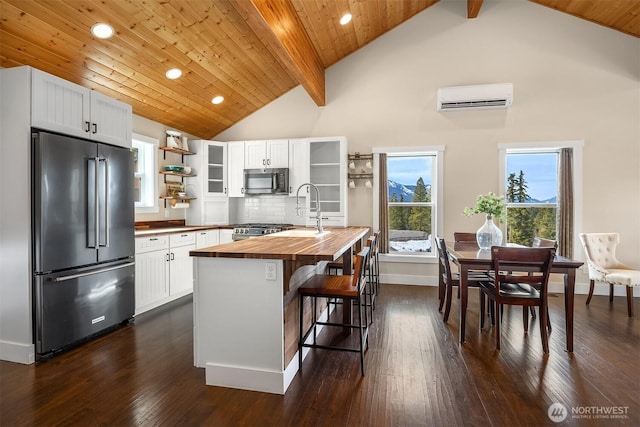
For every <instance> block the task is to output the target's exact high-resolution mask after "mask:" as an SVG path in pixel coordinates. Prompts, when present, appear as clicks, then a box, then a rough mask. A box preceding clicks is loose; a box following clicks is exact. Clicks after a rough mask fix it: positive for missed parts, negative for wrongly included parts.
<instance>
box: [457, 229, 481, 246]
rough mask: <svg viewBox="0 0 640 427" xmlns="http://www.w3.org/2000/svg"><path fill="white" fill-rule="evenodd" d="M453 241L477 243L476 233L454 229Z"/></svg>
mask: <svg viewBox="0 0 640 427" xmlns="http://www.w3.org/2000/svg"><path fill="white" fill-rule="evenodd" d="M453 241H454V242H456V243H461V242H464V243H467V242H469V243H471V242H475V243H478V240H477V239H476V233H467V232H462V231H455V232H454V233H453Z"/></svg>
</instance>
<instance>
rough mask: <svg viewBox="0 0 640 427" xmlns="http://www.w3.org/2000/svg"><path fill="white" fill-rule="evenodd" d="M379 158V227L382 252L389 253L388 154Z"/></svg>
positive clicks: (382, 154) (380, 155) (381, 154)
mask: <svg viewBox="0 0 640 427" xmlns="http://www.w3.org/2000/svg"><path fill="white" fill-rule="evenodd" d="M378 160H379V161H378V165H379V171H378V172H379V173H378V179H379V185H378V191H379V194H378V200H379V204H380V205H379V206H378V212H379V214H378V215H379V218H380V224H379V225H378V229H379V230H381V231H382V239H380V253H383V254H387V253H389V235H388V234H389V233H388V230H389V209H388V207H389V206H388V205H389V190H388V189H387V183H388V178H387V154H386V153H380V154H379V159H378Z"/></svg>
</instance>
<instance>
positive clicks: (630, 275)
mask: <svg viewBox="0 0 640 427" xmlns="http://www.w3.org/2000/svg"><path fill="white" fill-rule="evenodd" d="M580 241H581V242H582V247H583V248H584V251H585V254H586V255H587V266H588V267H589V296H588V297H587V302H586V304H589V303H590V302H591V297H592V296H593V288H594V286H595V282H603V283H608V284H609V302H613V285H623V286H626V287H627V311H628V313H629V317H633V287H634V286H640V270H634V269H633V268H632V267H629V266H628V265H625V264H623V263H621V262H620V261H618V260H617V259H616V246H617V245H618V243H619V242H620V235H619V234H618V233H581V234H580Z"/></svg>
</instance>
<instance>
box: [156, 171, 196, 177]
mask: <svg viewBox="0 0 640 427" xmlns="http://www.w3.org/2000/svg"><path fill="white" fill-rule="evenodd" d="M160 174H162V175H172V176H179V177H182V178H189V177H194V176H195V175H193V174H189V173H183V172H173V171H160Z"/></svg>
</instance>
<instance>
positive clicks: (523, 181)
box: [505, 150, 559, 246]
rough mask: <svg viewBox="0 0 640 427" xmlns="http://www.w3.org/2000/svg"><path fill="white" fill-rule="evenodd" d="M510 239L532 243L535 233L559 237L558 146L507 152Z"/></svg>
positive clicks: (547, 237)
mask: <svg viewBox="0 0 640 427" xmlns="http://www.w3.org/2000/svg"><path fill="white" fill-rule="evenodd" d="M505 165H506V174H505V175H506V184H505V187H506V194H505V196H506V201H507V221H506V231H507V242H510V243H517V244H520V245H524V246H531V244H532V243H533V239H534V237H542V238H545V239H551V240H556V239H557V233H556V230H557V229H558V225H557V214H558V208H559V201H558V150H548V151H538V152H525V153H522V152H509V151H508V150H507V153H506V156H505Z"/></svg>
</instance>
